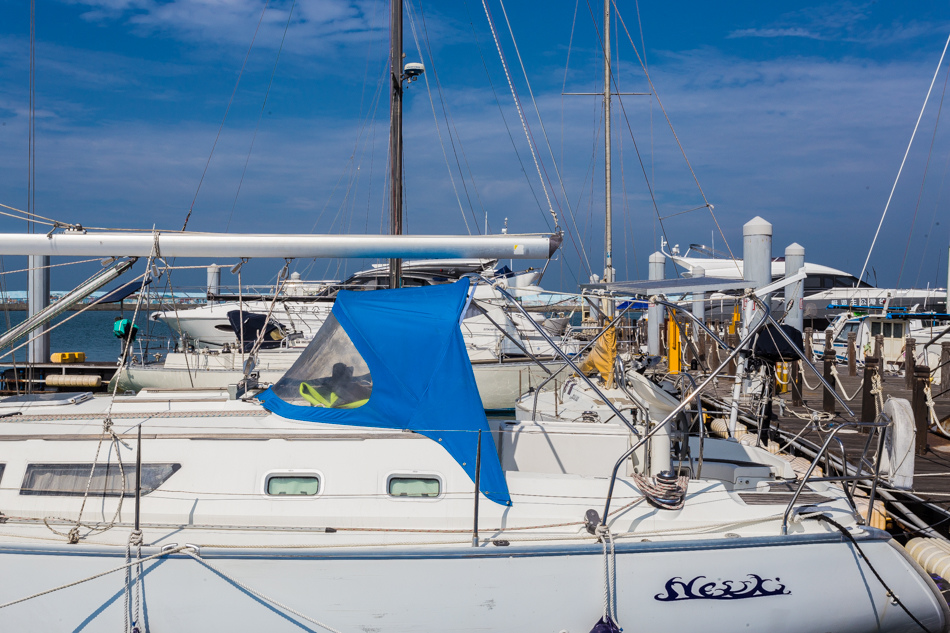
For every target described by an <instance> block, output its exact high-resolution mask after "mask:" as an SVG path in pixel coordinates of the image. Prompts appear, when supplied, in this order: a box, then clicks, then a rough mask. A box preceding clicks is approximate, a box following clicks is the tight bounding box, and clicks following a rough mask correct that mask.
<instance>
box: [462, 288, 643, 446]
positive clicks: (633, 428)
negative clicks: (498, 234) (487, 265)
mask: <svg viewBox="0 0 950 633" xmlns="http://www.w3.org/2000/svg"><path fill="white" fill-rule="evenodd" d="M463 276H465V277H470V278H474V279H481V280H482V281H484V282H485V283H487V284H488V285H490V286H492V287H493V288H494V289H495V290H497V291H498V292H500V293H501V294H502V296H504V297H505V298H506V299H508V301H509V302H510V303H511V304H512V305H514V306H515V307H516V308H517V309H518V311H519V312H521V313H522V314H523V315H524V316H525V318H527V319H528V321H529V322H530V323H531V324H532V325H533V326H534V328H535V329H536V330H537V331H538V333H539V334H540V335H541V336H542V337H543V338H544V340H545V341H547V342H548V344H549V345H550V346H551V348H552V349H553V350H554V351H555V352H556V353H557V354H558V355H559V356H560V357H561V358H562V359H563V360H564V362H566V363H567V364H568V365H570V366H571V369H573V370H574V371H576V372H577V375H578V376H580V377H581V379H583V381H584V382H586V383H587V386H588V387H590V388H591V389H593V390H594V393H596V394H597V395H598V396H600V397H601V399H603V401H604V402H605V403H607V406H608V407H609V408H610V410H611V411H613V412H614V415H616V416H617V417H618V418H619V419H620V421H621V422H623V423H624V424H625V425H626V426H627V428H628V429H630V432H631V433H633V434H634V435H636V436H637V437H640V433H639V432H638V431H637V428H636V426H634V425H633V424H632V423H631V422H630V421H629V420H627V418H625V417H624V416H623V414H622V413H621V412H620V410H619V409H618V408H617V407H616V405H614V403H613V402H611V401H610V398H608V397H607V396H605V395H604V393H603V392H602V391H601V390H600V389H599V388H598V387H597V385H596V384H594V381H592V380H591V379H590V378H588V377H587V376H586V375H584V372H582V371H581V370H580V369H578V367H577V365H575V364H574V361H573V360H571V357H570V356H568V355H567V354H566V353H565V352H564V350H562V349H561V348H560V347H558V345H557V343H555V342H554V340H553V339H552V338H551V337H550V336H548V333H547V332H545V331H544V328H543V327H541V325H540V324H539V323H537V322H536V321H535V320H534V319H532V318H531V316H530V315H529V314H528V313H527V311H526V310H525V309H524V308H523V307H522V306H521V304H520V303H518V302H517V301H515V300H514V297H512V296H511V294H509V292H508V291H507V290H505V289H504V288H502V287H501V286H500V285H497V284H494V283H492V282H491V280H489V279H486V278H485V277H484V276H482V275H479V274H478V273H466V274H465V275H463Z"/></svg>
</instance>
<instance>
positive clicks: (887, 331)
mask: <svg viewBox="0 0 950 633" xmlns="http://www.w3.org/2000/svg"><path fill="white" fill-rule="evenodd" d="M883 325H884V338H894V334H893V331H894V328H893V326H894V324H893V323H884V324H883Z"/></svg>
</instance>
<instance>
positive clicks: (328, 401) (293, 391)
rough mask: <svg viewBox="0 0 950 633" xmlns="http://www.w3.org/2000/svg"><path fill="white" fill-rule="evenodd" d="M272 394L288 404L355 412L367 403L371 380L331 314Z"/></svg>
mask: <svg viewBox="0 0 950 633" xmlns="http://www.w3.org/2000/svg"><path fill="white" fill-rule="evenodd" d="M273 391H274V393H275V394H277V396H279V397H280V398H281V399H282V400H284V402H287V403H289V404H295V405H299V406H304V407H306V406H312V407H323V408H327V409H356V408H358V407H361V406H363V405H364V404H366V403H367V401H369V397H370V394H371V393H372V391H373V379H372V376H370V373H369V367H368V366H367V365H366V361H364V360H363V357H362V356H360V353H359V352H358V351H356V346H355V345H353V341H351V340H350V337H349V336H348V335H347V333H346V331H344V329H343V327H342V326H341V325H340V323H339V321H337V320H336V317H334V316H333V314H331V315H330V316H329V317H328V318H327V320H326V321H325V322H324V324H323V326H322V327H321V328H320V330H319V331H318V332H317V334H316V336H314V337H313V340H312V341H311V342H310V345H309V346H308V347H307V349H306V350H305V351H304V352H303V354H301V355H300V358H298V359H297V361H296V362H295V363H294V364H293V366H292V367H291V368H290V369H289V370H288V371H287V373H286V374H284V376H283V377H282V378H281V379H280V380H279V381H277V384H275V385H274V387H273Z"/></svg>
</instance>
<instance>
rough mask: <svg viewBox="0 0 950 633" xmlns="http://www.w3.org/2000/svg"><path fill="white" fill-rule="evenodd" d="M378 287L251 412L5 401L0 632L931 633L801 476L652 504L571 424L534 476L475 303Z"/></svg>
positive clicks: (903, 589) (926, 590) (152, 397)
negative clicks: (549, 463) (491, 407)
mask: <svg viewBox="0 0 950 633" xmlns="http://www.w3.org/2000/svg"><path fill="white" fill-rule="evenodd" d="M401 10H402V9H401V6H400V3H399V2H394V9H393V25H394V32H395V31H396V29H397V28H400V30H401V27H400V23H401V17H402V16H401ZM396 39H397V38H395V37H394V41H395V40H396ZM398 53H399V49H395V50H394V54H393V59H394V64H395V63H398V62H397V61H396V60H400V59H401V55H400V54H398ZM395 81H396V82H397V83H399V82H401V78H400V77H399V76H397V77H396V78H395ZM403 237H407V236H403ZM55 238H56V236H54V240H53V242H52V244H57V243H59V244H60V245H62V240H55ZM548 238H549V239H550V236H548ZM156 239H161V238H156ZM378 239H380V240H381V241H380V242H379V244H380V246H379V247H378V248H377V249H376V252H375V253H373V255H374V256H388V255H394V256H395V255H397V254H403V256H405V255H406V254H408V249H407V250H404V251H402V252H401V253H400V251H399V250H397V247H394V246H393V244H396V243H399V242H402V243H403V244H408V243H410V242H408V241H406V240H397V239H395V237H388V238H378ZM470 239H471V240H473V242H472V244H478V243H479V242H480V245H481V246H484V240H479V239H478V238H470ZM83 241H89V242H90V243H92V242H93V241H95V240H94V239H90V240H79V242H83ZM539 241H543V240H539ZM2 242H3V240H2V239H0V250H2ZM79 242H77V243H79ZM173 244H174V241H172V245H173ZM387 244H388V245H389V246H388V248H389V249H390V250H386V249H385V248H383V246H382V245H387ZM507 244H508V245H509V246H510V244H511V242H507ZM548 245H550V243H549V244H548ZM50 247H52V245H51V246H50ZM472 249H473V250H476V249H477V246H473V247H472ZM170 250H174V249H173V248H170ZM488 250H489V249H487V248H486V249H484V250H483V251H482V252H481V253H479V255H480V256H491V254H490V253H488V252H486V251H488ZM163 253H166V254H167V253H168V251H167V250H166V249H164V248H163ZM384 253H385V255H382V254H384ZM430 254H431V253H430ZM457 255H460V254H457ZM467 255H468V256H473V255H474V253H472V252H469V253H467ZM399 268H400V266H399V263H396V264H395V265H392V266H391V267H390V271H392V274H393V275H398V274H399V273H398V271H399ZM395 281H396V283H393V284H391V285H392V286H393V287H394V288H393V289H391V290H383V291H378V292H350V291H342V292H341V293H340V294H339V296H338V298H337V300H336V301H335V303H334V305H333V308H332V311H331V315H330V317H328V318H327V319H326V321H325V322H324V324H323V325H322V326H321V328H320V330H319V331H318V332H317V333H316V335H315V336H314V337H313V340H312V341H311V342H310V344H309V345H308V347H307V349H306V350H305V351H304V352H303V353H302V354H301V355H300V357H299V358H298V359H297V360H296V361H295V362H294V364H293V366H292V367H291V368H290V369H289V370H288V372H287V373H286V374H285V375H284V376H283V377H282V378H281V379H280V380H279V381H278V382H277V383H276V384H275V385H273V386H272V387H270V388H268V389H266V390H260V389H258V388H250V387H249V388H248V389H247V390H246V391H244V392H242V393H229V392H228V391H226V390H224V389H221V390H217V391H214V392H211V393H204V394H198V393H196V392H194V391H181V392H155V391H150V390H143V391H141V392H139V393H138V394H135V395H128V396H125V395H116V396H114V397H105V398H91V397H85V396H77V395H76V394H34V395H29V396H18V397H12V398H7V399H4V400H2V401H0V415H3V416H4V418H3V419H4V420H5V422H4V424H3V425H0V442H3V443H4V446H5V447H6V450H5V451H4V453H3V457H2V462H0V463H2V468H0V470H2V472H0V508H2V511H3V516H2V517H0V518H2V523H0V566H2V569H3V570H4V574H3V578H4V579H5V580H6V582H4V583H0V626H2V627H3V629H4V630H36V629H48V630H61V629H71V630H83V631H114V630H116V629H117V628H120V627H122V628H123V630H126V631H132V630H138V631H166V630H169V631H172V630H173V631H183V632H187V631H205V630H208V629H212V628H214V629H225V630H242V631H244V630H267V631H301V630H304V631H322V630H325V631H340V632H349V631H368V630H375V631H379V632H380V633H383V632H385V631H409V630H412V631H420V632H423V633H425V632H427V631H432V632H437V631H438V632H442V631H446V630H450V631H451V630H457V631H474V630H493V631H509V630H510V631H515V630H520V631H523V630H532V631H533V630H554V631H587V630H590V629H591V627H592V626H597V627H599V628H600V630H617V629H618V626H619V625H620V624H624V625H625V626H628V627H631V628H632V627H638V628H642V629H646V630H657V629H668V628H670V627H673V626H675V627H676V628H696V629H700V628H702V630H705V631H712V632H714V633H716V632H720V631H721V632H733V631H736V630H740V629H750V630H751V628H753V627H755V628H762V625H763V624H765V625H766V626H769V627H771V628H774V626H773V625H776V624H777V625H783V624H787V625H788V627H790V628H794V629H795V630H796V631H804V632H810V631H826V630H836V631H866V630H879V631H906V630H911V629H912V628H913V627H914V626H916V625H919V626H920V627H921V628H924V629H926V630H930V631H945V630H946V629H947V627H948V623H950V612H948V608H947V605H946V602H945V601H944V600H943V598H942V596H941V595H940V592H939V590H938V589H937V587H936V586H935V585H934V583H933V581H932V580H931V579H930V578H929V577H928V576H927V575H926V574H925V573H923V571H922V570H921V569H920V568H919V567H918V566H917V565H916V564H915V563H913V562H912V561H911V559H910V558H909V557H908V556H907V555H906V554H905V553H904V552H903V550H902V549H900V548H899V547H896V546H895V545H894V544H893V541H892V539H891V538H890V537H889V535H887V534H885V533H883V532H881V531H878V530H875V529H873V528H869V527H867V526H863V525H861V524H860V523H859V522H858V521H857V520H856V518H855V515H854V512H853V508H852V507H851V505H850V503H849V500H848V498H847V495H846V494H845V493H844V492H843V491H842V489H841V488H838V487H836V486H833V485H830V484H829V483H828V482H823V481H818V480H812V481H809V475H810V474H811V472H810V471H809V473H807V474H806V475H805V476H804V477H803V478H802V479H801V481H798V480H795V479H793V478H792V475H791V473H790V472H789V471H788V470H787V469H785V468H784V467H782V466H781V465H777V464H775V465H770V464H768V463H757V464H754V465H752V466H750V464H749V463H748V461H747V460H745V459H737V458H735V457H733V458H729V457H724V458H723V459H722V460H721V461H718V462H716V466H715V468H713V467H712V466H711V464H705V465H701V464H696V469H697V472H696V475H695V476H693V474H692V471H691V469H692V463H690V462H689V460H685V461H684V460H680V461H681V464H680V466H681V468H682V469H683V470H682V472H683V473H684V474H683V475H682V476H681V477H679V478H674V479H673V480H672V481H665V482H664V481H660V479H662V478H659V476H660V474H661V473H657V477H658V478H659V479H657V481H650V482H648V481H645V480H644V479H642V476H640V475H641V474H640V473H637V472H635V471H634V470H633V468H634V466H635V464H634V461H635V460H634V459H633V457H634V455H636V454H637V451H640V450H642V449H643V450H648V451H653V452H656V450H655V449H654V447H653V446H652V440H653V435H651V434H655V433H656V431H654V430H650V431H647V432H645V433H641V434H640V435H639V436H637V434H636V433H633V436H634V437H636V439H635V440H631V435H630V433H624V434H615V433H614V434H610V433H608V434H602V433H599V432H598V431H599V429H595V428H594V427H592V428H591V430H590V431H589V432H588V430H587V429H584V428H580V427H579V426H578V425H575V426H574V427H573V428H571V429H570V430H569V431H567V430H565V431H564V432H561V433H559V434H552V435H550V436H549V437H548V438H545V441H548V440H549V442H548V444H549V446H548V448H547V449H546V450H547V454H548V455H553V459H554V461H555V463H559V464H562V465H568V466H566V467H562V468H561V469H560V470H558V471H553V472H552V470H551V469H550V468H548V467H544V466H539V465H536V464H533V463H532V462H534V461H536V457H537V454H538V444H539V442H527V441H521V440H520V439H519V437H518V436H516V435H514V434H512V433H511V432H510V431H509V430H508V429H507V428H506V425H505V424H504V423H503V422H501V421H493V422H492V423H489V421H488V420H487V418H486V417H485V413H484V410H483V408H482V404H481V402H480V401H479V396H478V392H477V390H476V386H475V378H474V373H473V370H472V365H471V362H470V361H469V359H468V357H467V353H466V349H465V341H464V338H463V335H462V331H461V328H460V325H459V323H460V320H461V319H462V318H463V317H464V315H465V313H466V311H467V308H468V306H469V305H470V302H471V299H472V297H473V295H474V292H475V291H473V285H475V286H477V285H479V284H483V283H491V282H489V281H486V280H482V279H480V278H479V279H473V278H470V277H466V278H464V279H460V280H459V281H457V282H455V283H452V284H442V285H436V286H429V287H422V288H397V287H396V286H398V285H399V283H398V278H397V279H396V280H395ZM496 288H497V287H496ZM498 290H499V292H501V293H502V294H503V295H505V294H507V291H506V290H504V289H501V288H498ZM515 309H517V304H515ZM538 332H539V334H542V336H544V334H543V331H542V329H541V328H540V324H538ZM420 339H425V340H426V342H427V344H426V345H423V346H419V345H418V344H417V342H418V341H419V340H420ZM746 342H747V341H746ZM565 357H566V358H567V360H569V358H570V357H569V356H567V355H566V354H565ZM691 402H692V399H691V398H686V399H684V400H683V401H681V402H680V403H679V404H678V405H676V407H674V408H672V409H671V410H670V411H669V414H668V415H667V416H666V418H665V419H664V420H663V421H662V422H661V423H660V424H659V425H657V426H656V428H663V427H665V426H667V424H668V423H669V422H670V420H671V419H673V418H674V417H675V416H677V415H679V414H680V413H683V412H684V411H685V410H686V408H687V407H689V406H690V405H691ZM628 431H629V429H628ZM832 435H833V434H832ZM657 441H658V442H659V443H662V442H663V440H662V439H660V438H658V440H657ZM688 443H689V444H690V445H692V444H693V440H692V438H690V440H689V442H688ZM699 450H701V448H700V449H699ZM666 457H667V458H670V459H672V454H668V455H667V456H666ZM820 458H821V455H819V456H818V459H820ZM611 466H612V469H611ZM704 466H705V467H706V468H707V470H706V472H705V475H703V473H702V472H700V469H702V468H703V467H704ZM687 471H689V472H687ZM711 471H715V472H711ZM739 471H741V474H742V475H743V476H742V478H741V481H740V482H736V481H735V475H736V474H737V472H739ZM591 472H593V474H589V473H591ZM727 475H731V476H732V477H733V478H732V479H729V477H728V476H727ZM829 570H831V571H829ZM766 623H767V624H766Z"/></svg>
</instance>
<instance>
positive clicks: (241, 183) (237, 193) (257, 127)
mask: <svg viewBox="0 0 950 633" xmlns="http://www.w3.org/2000/svg"><path fill="white" fill-rule="evenodd" d="M296 6H297V0H294V2H293V3H292V4H291V5H290V11H288V12H287V24H285V25H284V34H283V35H282V36H281V38H280V47H279V48H278V49H277V57H276V58H275V59H274V67H273V69H271V73H270V80H269V81H268V82H267V90H266V91H265V92H264V101H262V102H261V112H260V114H258V115H257V124H256V125H255V126H254V135H253V136H252V137H251V146H250V147H249V148H248V149H247V158H245V159H244V169H242V170H241V180H240V181H239V182H238V187H237V191H235V192H234V202H233V203H232V204H231V214H230V215H229V216H228V223H227V225H225V227H224V232H225V233H227V232H228V230H229V229H230V228H231V220H232V219H233V218H234V208H235V207H236V206H237V201H238V196H240V195H241V187H243V186H244V176H245V174H247V165H248V163H250V162H251V152H253V151H254V142H255V141H257V132H258V130H260V129H261V120H262V119H263V118H264V109H265V108H266V106H267V98H268V97H269V96H270V89H271V86H273V85H274V76H275V75H276V74H277V63H278V62H279V61H280V54H281V52H283V50H284V41H285V40H286V39H287V30H288V29H289V28H290V20H291V18H292V17H293V15H294V8H295V7H296ZM264 8H265V10H266V8H267V7H266V4H265V7H264ZM261 17H263V15H262V16H261ZM192 204H194V203H192Z"/></svg>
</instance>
